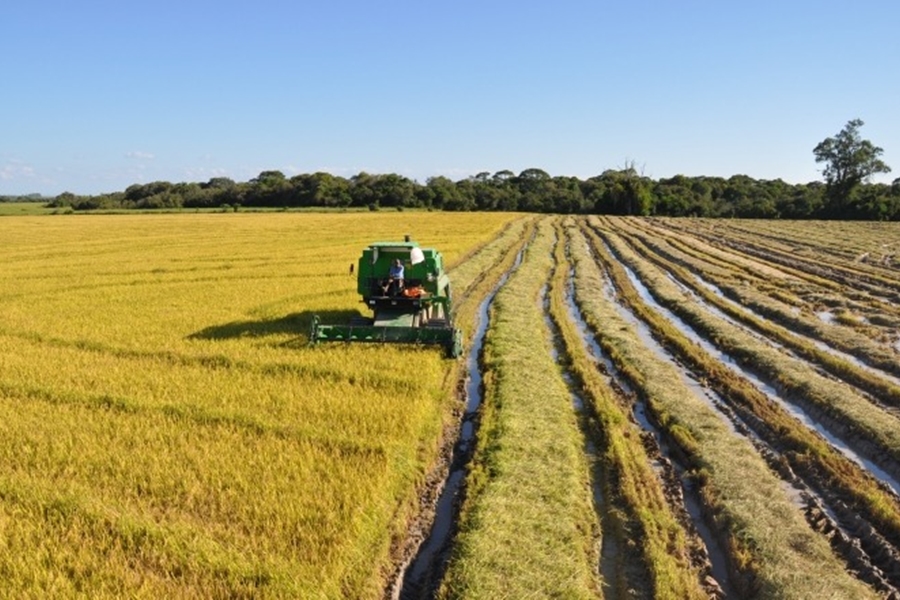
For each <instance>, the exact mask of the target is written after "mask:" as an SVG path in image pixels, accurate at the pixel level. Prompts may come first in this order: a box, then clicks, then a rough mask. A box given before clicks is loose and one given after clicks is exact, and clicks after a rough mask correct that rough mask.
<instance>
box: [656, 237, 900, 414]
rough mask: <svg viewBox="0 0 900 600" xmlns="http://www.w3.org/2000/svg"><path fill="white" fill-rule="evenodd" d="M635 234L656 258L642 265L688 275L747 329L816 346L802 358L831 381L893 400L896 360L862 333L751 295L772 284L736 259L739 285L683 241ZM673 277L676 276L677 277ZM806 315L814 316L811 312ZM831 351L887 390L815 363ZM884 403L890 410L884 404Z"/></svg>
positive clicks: (831, 364) (898, 370)
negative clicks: (781, 333)
mask: <svg viewBox="0 0 900 600" xmlns="http://www.w3.org/2000/svg"><path fill="white" fill-rule="evenodd" d="M641 231H643V232H644V234H643V235H640V238H641V239H642V241H643V242H644V243H645V244H647V245H648V246H649V247H650V248H652V250H653V254H655V255H657V256H656V257H655V258H650V257H649V256H647V258H648V259H650V260H654V261H658V260H660V259H665V260H667V261H669V262H670V263H671V264H674V265H677V266H680V267H682V268H683V269H687V270H689V271H690V272H691V273H692V275H693V278H698V279H701V280H703V281H698V282H696V283H698V284H700V286H701V287H706V288H707V290H709V288H710V286H714V287H715V290H713V291H714V293H715V294H717V295H720V296H721V297H722V299H723V300H728V301H730V302H732V303H733V304H734V305H739V306H740V307H741V308H742V309H743V310H744V311H747V312H749V313H752V314H753V316H754V317H756V322H749V323H748V324H750V325H751V326H753V327H755V328H756V329H760V328H761V324H762V323H769V324H770V326H769V327H766V329H767V333H768V332H771V331H773V330H774V327H775V326H776V325H780V326H781V327H783V328H784V329H786V330H787V331H789V332H790V333H793V334H794V335H796V336H800V337H802V338H806V339H809V340H811V341H813V342H814V343H815V344H816V345H817V346H818V351H819V352H818V353H817V352H816V349H808V344H807V345H806V348H804V350H805V351H806V352H807V357H808V358H811V359H815V356H814V355H816V354H818V356H819V357H820V362H822V363H824V366H825V367H826V368H827V370H829V371H830V372H831V373H832V374H833V375H835V376H837V377H840V378H841V379H844V380H849V381H851V382H854V383H855V384H861V387H863V389H867V391H869V392H871V393H873V394H875V395H880V396H882V397H885V396H887V397H889V398H890V397H896V396H897V393H898V391H897V390H896V389H892V388H897V387H898V383H897V382H896V381H895V380H897V378H900V361H898V359H897V356H896V352H895V351H893V350H892V349H891V348H890V347H889V346H888V345H886V344H880V343H876V342H875V341H873V340H872V339H870V338H869V337H867V336H865V335H863V334H862V333H858V332H855V331H851V330H849V329H848V328H847V327H844V326H838V325H833V324H831V323H828V322H825V321H823V320H822V319H821V318H819V319H810V317H808V316H806V315H804V314H801V312H800V310H799V308H798V307H797V306H796V305H787V304H784V303H783V302H781V300H779V299H774V298H768V297H766V296H763V295H762V294H761V293H760V292H757V291H755V290H754V288H756V287H759V286H767V287H771V286H772V285H773V284H774V282H771V281H768V280H766V279H760V278H759V277H757V276H756V275H755V274H753V273H751V272H749V271H748V270H746V269H747V267H746V266H740V265H739V264H738V262H737V261H738V257H735V261H736V262H735V263H733V264H732V265H731V267H732V268H737V269H740V271H739V274H737V275H735V276H736V277H740V278H741V280H742V281H741V282H740V283H735V282H734V281H729V280H727V279H725V278H724V276H723V274H722V273H721V270H722V268H723V265H722V262H721V260H720V258H715V259H713V258H712V257H710V256H709V255H700V254H698V253H696V252H691V251H688V249H687V248H686V247H685V245H684V242H686V241H687V239H688V238H687V237H686V236H681V237H679V238H678V239H674V238H672V237H670V236H669V234H666V235H662V236H661V235H660V230H659V229H655V228H654V229H652V230H651V229H641ZM660 238H662V239H660ZM645 256H646V254H645ZM711 261H715V262H711ZM669 270H673V269H669ZM675 275H676V276H677V273H675ZM745 277H746V278H747V279H745ZM679 279H680V280H681V281H682V283H685V284H686V285H688V286H689V287H692V288H694V289H695V291H697V292H698V293H699V294H700V295H702V296H704V297H705V298H707V300H709V301H711V302H715V299H714V298H713V299H711V298H710V294H708V293H706V294H704V290H703V289H701V288H698V286H697V285H694V282H692V281H691V277H679ZM746 281H750V282H753V285H752V286H747V285H746V284H745V282H746ZM808 313H809V314H814V312H813V310H812V309H810V310H809V311H808ZM732 314H733V311H732ZM736 316H737V317H738V318H740V316H741V313H740V312H737V315H736ZM743 320H744V321H745V322H748V321H752V320H751V319H743ZM794 346H795V347H798V346H801V347H802V346H804V345H803V344H802V342H801V343H800V344H797V343H795V344H794ZM832 348H834V349H835V350H837V351H840V352H842V353H843V354H844V356H841V357H839V358H840V359H841V360H843V361H844V362H848V363H851V365H852V364H853V363H858V364H859V363H861V364H862V365H864V367H863V368H864V369H872V370H874V371H875V374H876V375H878V376H880V377H882V378H884V379H889V382H888V385H883V384H882V385H879V384H877V383H875V384H874V386H873V385H866V384H865V383H862V382H864V381H865V380H866V379H868V378H867V377H865V376H862V377H860V373H859V371H858V370H855V369H852V368H851V369H849V370H848V369H845V368H843V367H842V366H841V365H840V364H837V363H835V361H834V360H830V359H828V358H825V359H824V360H821V356H822V354H821V353H823V352H830V351H831V349H832ZM832 353H834V352H832ZM854 371H856V372H854ZM879 374H883V375H879ZM890 378H893V380H890ZM873 387H874V389H873ZM885 402H886V403H887V404H892V402H891V401H890V400H887V401H885Z"/></svg>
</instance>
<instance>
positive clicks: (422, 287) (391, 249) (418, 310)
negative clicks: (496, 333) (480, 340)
mask: <svg viewBox="0 0 900 600" xmlns="http://www.w3.org/2000/svg"><path fill="white" fill-rule="evenodd" d="M356 276H357V290H358V291H359V294H360V295H361V296H362V301H363V302H364V303H365V304H366V306H368V307H369V308H370V309H372V311H373V313H374V314H373V316H372V318H366V317H358V318H355V319H353V320H351V322H350V323H348V324H346V325H325V324H322V323H319V317H318V316H315V317H313V322H312V331H311V332H310V338H309V340H310V343H313V344H315V343H318V342H383V343H400V344H432V345H439V346H443V347H444V349H445V350H446V352H447V356H449V357H451V358H456V357H458V356H459V355H460V354H462V333H461V332H460V330H459V329H456V328H454V327H453V323H452V321H451V304H450V302H451V300H450V279H449V278H448V277H447V274H446V273H445V272H444V265H443V259H442V258H441V254H440V252H438V251H436V250H432V249H429V248H420V247H419V245H418V244H417V243H416V242H413V241H410V239H409V236H406V239H405V241H403V242H376V243H374V244H371V245H370V246H369V247H368V248H366V249H365V250H363V253H362V256H361V257H360V259H359V264H358V266H357V268H356Z"/></svg>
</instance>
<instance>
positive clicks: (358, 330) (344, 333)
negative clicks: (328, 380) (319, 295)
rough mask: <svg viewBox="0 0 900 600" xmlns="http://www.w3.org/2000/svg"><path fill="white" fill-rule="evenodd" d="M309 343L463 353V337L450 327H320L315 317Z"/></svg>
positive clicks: (453, 355)
mask: <svg viewBox="0 0 900 600" xmlns="http://www.w3.org/2000/svg"><path fill="white" fill-rule="evenodd" d="M309 339H310V342H312V343H317V342H381V343H401V344H425V345H439V346H443V347H444V348H445V349H446V350H447V354H448V355H449V356H450V357H452V358H456V357H457V356H459V355H460V353H461V352H462V335H461V334H460V332H459V330H458V329H454V328H452V327H427V326H426V327H396V326H379V325H322V324H320V323H319V318H318V317H314V318H313V322H312V329H311V331H310V338H309Z"/></svg>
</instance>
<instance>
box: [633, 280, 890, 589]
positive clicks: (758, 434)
mask: <svg viewBox="0 0 900 600" xmlns="http://www.w3.org/2000/svg"><path fill="white" fill-rule="evenodd" d="M629 279H630V280H631V281H632V283H633V284H634V285H635V286H636V288H637V289H638V290H639V294H640V296H641V298H642V300H643V301H644V302H646V303H648V305H650V306H651V307H652V308H654V309H655V310H657V312H659V313H660V314H662V315H663V316H665V317H666V318H667V319H668V320H669V321H670V322H672V323H673V324H674V325H675V326H676V327H677V328H678V329H679V330H680V331H682V332H683V333H684V334H685V335H687V336H688V337H689V338H690V339H692V340H694V341H695V342H696V343H698V344H700V345H701V346H702V347H704V348H705V349H707V351H709V352H710V353H711V354H712V355H713V356H714V357H716V358H717V359H718V360H719V361H720V362H722V363H723V364H726V365H728V366H729V367H731V368H732V369H734V370H736V371H737V372H738V373H739V374H741V375H742V376H743V377H745V378H746V379H748V380H750V381H751V382H753V383H754V385H755V386H756V387H757V388H758V389H760V391H762V392H763V393H765V394H766V395H767V396H768V397H769V398H770V399H771V400H773V401H775V402H778V403H779V404H781V405H782V406H783V407H785V408H787V409H788V410H789V411H790V412H791V413H792V414H794V416H795V417H797V418H798V419H800V420H801V421H802V422H804V424H806V425H807V426H808V427H810V428H812V429H814V430H816V431H817V432H819V433H820V434H821V435H822V436H823V437H825V438H826V439H828V441H829V442H830V443H831V444H832V445H833V446H834V447H836V448H837V449H838V450H839V451H841V452H842V453H843V454H844V455H845V456H847V457H848V458H850V459H851V460H854V461H855V462H857V463H858V464H860V465H861V466H863V468H864V469H866V470H867V471H868V472H870V473H871V474H872V475H874V476H875V477H876V478H877V479H878V480H879V481H880V482H881V484H882V489H885V490H887V491H889V492H892V493H893V494H894V495H895V496H896V494H897V490H898V489H900V484H898V481H897V479H896V478H895V477H893V476H892V475H890V474H888V473H887V472H885V471H884V470H882V469H880V468H879V467H877V466H876V465H875V464H873V463H872V462H871V461H867V460H865V459H864V458H862V457H861V456H860V455H859V454H857V452H856V451H855V450H853V449H851V448H850V446H849V445H848V444H846V443H844V442H843V441H842V440H843V439H850V440H853V441H854V442H855V443H854V446H855V447H856V448H859V449H860V450H861V451H862V452H863V453H864V454H868V453H870V452H871V453H872V454H876V453H877V450H876V449H874V448H866V447H865V445H866V443H867V442H866V441H865V440H861V439H859V436H858V435H855V434H854V432H853V428H852V426H851V425H850V424H846V423H843V424H842V423H837V422H835V420H834V419H829V418H828V417H827V416H825V415H816V418H817V419H818V421H819V422H817V421H816V420H814V419H813V418H811V416H810V415H808V414H807V413H806V412H805V411H803V410H801V409H800V408H798V407H797V406H796V405H795V404H793V403H792V402H789V401H788V400H787V399H784V398H782V397H781V396H780V395H779V394H778V392H777V391H776V390H775V389H774V388H773V387H772V386H769V385H768V384H765V383H763V382H761V381H760V380H759V379H758V378H756V377H755V376H754V375H753V374H752V373H750V372H747V371H746V370H745V369H743V368H742V367H741V366H740V365H738V364H737V363H736V361H734V360H732V359H731V358H730V357H728V356H727V355H725V354H723V353H721V352H719V351H718V350H717V349H716V348H714V347H713V346H712V344H710V343H709V342H708V341H707V340H705V339H704V338H703V337H702V336H700V335H698V334H697V333H696V332H695V331H694V330H693V329H692V328H690V327H689V326H687V325H686V324H684V323H683V322H682V321H681V320H680V319H679V318H678V317H677V316H675V315H674V314H673V313H671V311H668V310H667V309H666V308H664V307H662V306H660V305H659V304H658V303H657V302H656V301H655V299H654V298H653V297H652V295H651V294H650V292H649V290H648V289H646V287H645V286H643V284H642V283H641V281H640V280H639V278H638V277H637V276H636V275H635V274H634V273H632V272H630V269H629ZM641 288H643V290H642V289H641ZM719 410H720V411H721V412H722V413H723V414H726V415H728V418H729V419H730V420H732V422H734V424H735V426H736V427H737V428H738V430H739V431H740V432H741V433H742V434H743V435H745V436H747V437H748V438H749V439H750V441H751V442H752V443H753V444H754V446H755V447H756V448H757V451H758V452H759V453H760V454H761V455H762V456H763V458H764V459H765V460H766V461H767V462H768V464H769V465H770V466H771V467H772V469H773V470H774V471H775V472H777V473H779V474H780V476H781V477H782V479H783V480H784V481H785V482H786V483H787V484H789V485H791V486H792V488H794V489H796V490H799V492H798V493H797V494H791V495H790V496H791V498H793V499H794V500H795V503H797V504H798V505H799V506H800V507H801V508H802V510H803V512H804V514H805V515H806V517H807V520H808V521H809V522H810V524H811V525H812V526H813V527H814V528H815V529H816V530H817V531H820V532H822V533H823V534H825V535H826V537H827V538H828V539H829V541H830V543H831V545H832V547H833V549H834V550H835V552H836V553H837V554H838V555H840V556H842V557H843V558H844V560H845V561H846V563H847V566H848V570H850V571H851V572H854V573H855V574H856V576H857V577H858V578H859V579H861V580H862V581H865V582H866V583H868V584H869V585H871V586H873V587H874V588H875V589H877V590H878V591H879V592H881V593H882V594H884V595H885V596H886V597H889V598H895V597H896V598H900V594H898V590H897V587H898V586H900V579H898V578H897V575H898V571H897V567H898V563H897V559H898V551H897V548H896V546H894V545H893V544H892V543H891V542H890V541H889V540H885V539H884V538H883V537H882V536H881V535H880V534H879V533H878V531H877V530H876V529H875V528H874V527H873V526H872V525H871V524H870V523H868V522H867V521H866V520H865V519H863V518H861V517H860V516H859V515H858V514H857V513H856V512H855V511H853V510H851V509H850V508H849V507H848V506H847V505H846V503H845V502H844V501H843V500H842V499H841V498H840V497H838V496H837V495H836V494H833V493H830V492H829V490H830V482H829V481H828V480H827V478H826V477H823V476H822V475H821V474H818V473H815V472H806V473H804V474H803V476H802V478H801V477H799V476H798V475H797V474H796V473H794V472H793V471H792V470H791V468H790V466H788V461H787V460H786V459H785V458H784V457H783V456H782V455H781V454H780V451H781V450H780V449H779V443H778V436H777V432H772V431H771V428H770V427H769V426H768V424H767V423H764V422H762V421H761V420H759V419H758V418H756V417H755V416H754V415H752V414H746V413H745V414H743V415H742V416H741V417H738V416H737V415H736V414H735V413H734V412H733V411H731V410H730V409H729V408H728V407H727V406H725V405H724V404H723V405H722V406H720V407H719ZM786 450H787V449H786ZM801 501H802V504H801Z"/></svg>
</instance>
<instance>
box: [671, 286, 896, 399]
mask: <svg viewBox="0 0 900 600" xmlns="http://www.w3.org/2000/svg"><path fill="white" fill-rule="evenodd" d="M694 278H695V279H696V281H697V283H698V284H699V285H701V286H703V287H704V288H706V289H708V290H710V291H711V292H712V293H714V294H715V295H716V296H717V297H719V298H721V299H722V301H723V302H726V303H728V305H729V306H732V307H733V308H735V309H736V310H739V311H742V312H744V313H746V314H748V315H750V316H753V317H756V318H757V319H761V320H764V321H767V320H768V319H767V318H766V317H764V316H762V315H760V314H759V313H757V312H755V311H754V310H752V309H750V308H747V307H746V306H744V305H742V304H740V303H739V302H736V301H735V300H733V299H731V298H729V297H728V296H726V295H725V293H724V292H723V291H722V290H721V289H720V288H719V287H718V286H717V285H716V284H714V283H711V282H709V281H707V280H705V279H703V278H702V277H701V276H700V275H697V274H696V273H695V274H694ZM684 289H688V288H687V287H686V286H685V288H684ZM688 291H689V289H688ZM695 299H696V300H697V301H698V302H700V303H702V304H703V307H704V308H706V309H708V310H709V311H710V312H712V313H713V314H715V315H716V316H718V317H720V318H723V319H726V320H727V321H729V322H730V323H732V324H733V325H735V326H738V327H741V328H742V329H744V331H746V332H748V333H751V334H753V335H754V337H757V338H758V339H762V340H763V341H765V342H766V343H769V344H771V345H772V346H774V347H777V348H782V349H783V348H784V347H783V346H782V345H781V344H778V343H776V342H773V341H771V340H769V339H768V338H766V337H760V336H759V335H758V334H756V332H753V331H751V330H750V329H749V328H748V327H747V326H746V325H743V324H742V323H740V322H738V321H737V320H735V319H732V318H730V317H728V316H727V315H725V313H723V312H722V311H720V310H719V309H717V308H716V307H714V306H711V305H709V304H708V303H706V302H704V301H703V299H702V298H699V297H698V296H696V295H695ZM792 308H795V307H792ZM824 312H826V313H828V314H831V313H830V312H828V311H824ZM797 314H799V309H798V310H797ZM820 318H821V317H820ZM826 322H829V323H830V322H833V319H832V320H831V321H827V320H826ZM790 333H791V335H793V336H794V337H796V338H798V339H800V340H801V341H805V342H808V343H810V344H813V345H814V346H815V347H816V348H818V349H819V350H821V351H823V352H827V353H828V354H830V355H832V356H834V357H835V358H839V359H841V360H843V361H845V362H847V363H850V364H852V365H853V366H855V367H857V368H859V369H862V370H864V371H866V372H867V373H870V374H872V375H875V376H876V377H880V378H882V379H884V380H886V381H890V382H891V383H893V384H894V385H897V386H900V377H896V376H894V375H891V374H890V373H887V372H885V371H883V370H881V369H878V368H876V367H873V366H871V365H868V364H866V363H865V362H864V361H862V360H860V359H858V358H857V357H855V356H853V355H852V354H848V353H846V352H843V351H841V350H838V349H837V348H833V347H831V346H830V345H828V344H827V343H826V342H823V341H822V340H818V339H816V338H812V337H809V336H807V335H805V334H803V333H800V332H798V331H794V330H790ZM791 354H792V355H793V354H794V353H791Z"/></svg>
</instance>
